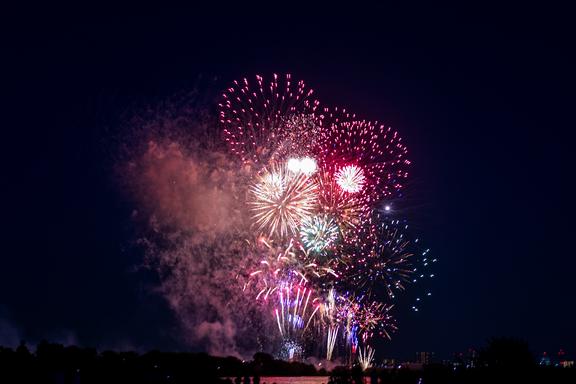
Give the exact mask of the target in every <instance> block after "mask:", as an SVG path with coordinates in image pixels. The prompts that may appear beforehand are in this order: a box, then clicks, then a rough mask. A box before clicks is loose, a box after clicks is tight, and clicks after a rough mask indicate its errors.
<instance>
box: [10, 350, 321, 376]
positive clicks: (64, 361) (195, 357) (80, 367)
mask: <svg viewBox="0 0 576 384" xmlns="http://www.w3.org/2000/svg"><path fill="white" fill-rule="evenodd" d="M318 374H324V375H326V374H327V373H326V372H325V371H323V372H317V371H316V369H315V368H314V366H312V365H309V364H305V363H301V362H287V361H283V360H276V359H274V358H272V356H270V355H267V354H264V353H256V354H255V355H254V358H253V360H251V361H246V362H243V361H241V360H239V359H238V358H236V357H216V356H210V355H208V354H205V353H184V352H182V353H178V352H159V351H150V352H147V353H144V354H138V353H136V352H114V351H104V352H101V353H99V352H98V351H97V350H96V349H94V348H79V347H76V346H68V347H65V346H63V345H61V344H54V343H48V342H46V341H42V342H40V343H39V344H38V345H37V348H36V351H35V353H32V352H30V351H29V350H28V348H27V347H26V346H25V345H24V344H22V345H20V346H19V347H18V348H16V349H15V350H14V349H11V348H4V347H0V383H58V384H60V383H62V384H74V383H87V384H90V383H98V384H101V383H138V384H146V383H223V382H224V383H225V382H227V381H225V380H222V379H220V378H223V377H224V378H225V377H232V378H236V377H241V378H242V380H244V377H245V376H250V377H253V376H268V375H271V376H275V375H277V376H313V375H318Z"/></svg>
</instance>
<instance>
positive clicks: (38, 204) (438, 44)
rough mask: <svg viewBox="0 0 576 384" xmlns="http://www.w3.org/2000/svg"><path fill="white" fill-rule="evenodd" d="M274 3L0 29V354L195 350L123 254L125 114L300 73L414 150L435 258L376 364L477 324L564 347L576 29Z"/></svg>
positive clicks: (37, 14) (422, 221)
mask: <svg viewBox="0 0 576 384" xmlns="http://www.w3.org/2000/svg"><path fill="white" fill-rule="evenodd" d="M309 7H310V6H301V7H297V6H295V5H290V6H288V5H286V6H283V7H278V8H277V9H272V8H270V9H266V8H259V9H243V8H240V7H237V8H229V7H226V6H224V5H218V6H216V7H214V8H206V7H200V8H192V9H168V10H166V9H162V10H157V9H137V8H131V9H114V8H110V9H85V10H80V9H77V10H70V9H38V10H34V11H33V10H31V9H28V10H26V11H20V12H15V13H14V15H13V17H11V16H10V15H7V18H8V19H10V20H11V21H9V22H8V24H7V25H6V26H5V27H3V28H5V32H3V38H4V40H5V44H3V46H4V47H3V48H2V50H3V55H2V56H3V59H2V62H3V64H4V66H5V67H4V69H3V71H2V73H3V75H4V76H3V77H5V78H6V80H4V81H3V85H2V93H3V99H4V101H3V103H2V104H3V107H4V108H5V109H6V112H5V113H3V114H2V133H3V138H4V139H3V143H4V145H3V150H2V160H3V161H2V163H3V166H2V169H3V180H4V181H3V187H2V189H3V196H4V198H3V201H4V207H3V209H2V231H1V232H2V248H1V249H2V250H1V252H0V260H1V264H0V344H7V343H8V344H10V343H12V344H13V343H17V341H18V340H20V339H24V340H26V341H29V342H32V343H35V342H37V341H38V340H40V339H41V338H48V339H50V340H54V341H60V342H73V343H78V344H80V345H86V346H97V347H99V348H137V349H140V350H145V349H149V348H157V349H163V350H183V349H194V346H186V345H184V344H183V343H182V342H181V340H179V337H178V333H177V327H176V322H175V320H174V319H173V317H172V315H171V313H170V310H169V309H168V308H167V306H166V304H165V303H164V301H163V299H162V298H161V297H159V296H158V295H156V294H154V293H153V292H152V290H153V288H154V286H155V277H154V276H153V275H152V274H147V273H143V272H141V271H139V270H138V268H137V266H138V265H139V263H140V262H141V257H142V255H141V254H140V253H139V251H138V250H137V249H134V247H132V246H131V242H132V240H133V238H134V228H133V225H132V221H131V219H130V213H131V211H132V209H133V208H134V207H133V206H132V205H131V203H130V201H129V200H128V199H127V198H126V196H125V195H124V194H123V193H122V192H121V191H120V189H121V188H120V187H119V185H118V182H117V180H116V179H115V177H114V172H113V169H114V165H115V161H116V160H117V153H116V150H117V145H116V144H117V141H118V140H119V138H121V137H122V129H123V127H122V123H121V122H122V121H123V120H122V119H123V117H124V116H125V115H126V114H130V113H132V112H133V111H134V110H135V109H137V108H140V107H141V106H142V105H147V104H152V105H153V104H154V103H157V102H158V101H160V100H163V99H165V98H167V97H170V96H172V95H175V94H181V93H186V92H188V91H190V90H191V89H193V88H194V87H195V85H196V84H198V82H199V81H204V80H199V79H210V81H213V83H214V90H215V92H217V91H218V89H219V87H223V86H226V84H227V83H228V82H230V81H232V80H234V79H236V78H239V77H244V76H250V77H252V76H254V75H255V74H263V75H270V74H272V73H287V72H288V73H292V74H293V77H294V78H298V79H303V80H305V81H306V83H307V84H308V85H309V86H310V87H311V88H313V89H315V91H316V96H317V97H318V98H319V99H320V100H321V101H322V102H323V103H325V104H328V105H340V106H346V107H348V108H349V109H350V110H353V111H355V112H356V113H357V114H358V115H361V116H363V117H365V118H367V119H370V120H381V121H384V122H386V124H389V125H391V126H392V127H394V128H395V129H398V130H399V131H400V133H401V135H402V136H403V137H404V138H405V143H406V144H407V145H408V148H409V151H410V159H411V160H412V162H413V166H412V169H411V182H410V184H409V185H408V187H407V188H408V189H409V191H410V192H409V199H407V201H406V202H405V203H404V204H403V209H405V210H406V212H405V215H406V216H407V217H408V219H409V220H410V221H411V222H412V223H413V228H414V229H415V230H416V231H417V232H418V233H419V234H420V237H421V239H422V240H423V241H425V242H426V243H427V244H429V247H430V248H431V252H432V253H433V255H434V256H436V257H438V258H439V259H440V262H439V264H438V265H437V266H436V270H435V273H436V276H437V280H436V282H435V284H434V285H433V286H432V292H433V296H432V298H431V299H430V300H428V301H427V303H426V304H425V305H424V306H423V307H422V308H421V311H420V312H418V313H412V312H409V311H408V310H406V311H404V312H402V313H400V314H399V324H400V331H399V332H398V333H397V334H396V335H395V336H394V337H393V340H392V341H391V342H389V343H387V344H383V345H382V346H380V347H379V349H380V351H381V353H382V355H387V356H398V357H412V356H413V353H414V352H416V351H419V350H426V351H435V352H436V353H438V354H439V355H441V356H448V355H449V354H450V353H451V352H455V351H461V350H465V349H467V348H468V347H471V346H482V345H483V344H484V342H485V341H486V339H487V338H489V337H491V336H517V337H521V338H524V339H526V340H527V341H528V342H529V344H530V345H531V346H532V349H533V350H534V351H535V352H541V351H544V350H546V351H556V350H558V349H559V348H564V349H565V350H567V351H568V353H571V354H574V353H575V352H576V332H575V330H574V324H576V310H575V305H574V302H575V301H574V297H575V295H574V293H575V292H576V283H575V281H576V279H574V277H573V275H574V271H575V267H576V261H575V258H574V256H575V254H574V247H573V236H574V229H575V228H574V218H573V217H574V216H573V213H574V206H573V196H574V188H573V186H572V181H573V180H572V179H573V177H574V171H573V161H572V157H573V153H574V152H573V129H574V114H573V111H574V101H575V100H574V89H575V88H574V82H573V80H574V77H573V70H574V68H576V66H575V63H574V60H573V57H572V54H573V51H574V34H573V32H574V31H572V30H570V29H569V21H570V20H569V19H568V17H567V16H568V14H567V12H566V10H561V9H555V10H552V9H537V8H532V9H523V8H514V9H502V8H494V9H479V8H474V9H438V8H427V9H422V8H418V7H417V6H413V7H410V8H408V9H397V8H390V7H374V6H371V7H361V6H355V7H354V9H348V8H344V7H342V8H339V7H335V8H334V7H332V6H327V7H324V8H316V9H311V8H309Z"/></svg>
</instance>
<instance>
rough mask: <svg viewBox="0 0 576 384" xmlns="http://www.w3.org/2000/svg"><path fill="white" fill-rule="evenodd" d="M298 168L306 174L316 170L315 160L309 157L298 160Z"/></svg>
mask: <svg viewBox="0 0 576 384" xmlns="http://www.w3.org/2000/svg"><path fill="white" fill-rule="evenodd" d="M300 170H301V171H302V172H304V173H305V174H307V175H311V174H313V173H314V172H316V161H315V160H314V159H313V158H311V157H305V158H303V159H302V160H300Z"/></svg>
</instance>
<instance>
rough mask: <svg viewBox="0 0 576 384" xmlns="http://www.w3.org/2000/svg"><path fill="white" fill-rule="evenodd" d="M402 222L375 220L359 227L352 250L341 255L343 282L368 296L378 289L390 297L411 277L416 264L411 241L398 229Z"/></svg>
mask: <svg viewBox="0 0 576 384" xmlns="http://www.w3.org/2000/svg"><path fill="white" fill-rule="evenodd" d="M402 228H405V226H402V225H401V223H400V222H399V221H397V220H393V221H382V222H380V221H376V222H375V223H373V224H370V225H367V226H366V227H365V228H363V229H362V231H361V232H362V233H361V234H360V235H359V236H358V238H357V241H356V242H355V243H354V244H353V246H352V247H353V252H351V253H350V254H349V255H347V257H346V258H343V259H342V261H343V262H342V263H341V264H340V266H339V269H338V272H339V273H341V274H342V275H343V276H345V277H346V279H345V281H343V282H342V283H344V284H349V285H350V286H353V287H355V288H356V289H361V290H362V291H363V292H365V293H366V294H367V295H368V296H372V295H376V296H377V295H378V294H380V293H381V292H380V291H381V290H382V289H384V290H385V294H386V295H387V296H388V297H389V298H391V299H393V298H394V297H395V294H396V292H398V291H402V290H404V288H405V285H406V284H407V283H408V282H410V281H411V277H412V275H413V274H414V272H415V267H414V266H413V265H412V264H411V259H412V256H413V253H412V251H411V249H410V241H409V240H408V239H406V238H405V236H404V234H403V232H402V231H401V229H402Z"/></svg>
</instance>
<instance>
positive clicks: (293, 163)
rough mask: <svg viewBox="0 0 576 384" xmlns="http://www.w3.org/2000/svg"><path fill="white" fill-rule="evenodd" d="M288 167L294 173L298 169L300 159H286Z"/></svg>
mask: <svg viewBox="0 0 576 384" xmlns="http://www.w3.org/2000/svg"><path fill="white" fill-rule="evenodd" d="M288 169H289V170H290V171H292V172H294V173H296V172H299V171H300V160H298V159H295V158H292V159H290V160H288Z"/></svg>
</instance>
